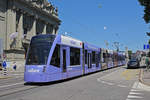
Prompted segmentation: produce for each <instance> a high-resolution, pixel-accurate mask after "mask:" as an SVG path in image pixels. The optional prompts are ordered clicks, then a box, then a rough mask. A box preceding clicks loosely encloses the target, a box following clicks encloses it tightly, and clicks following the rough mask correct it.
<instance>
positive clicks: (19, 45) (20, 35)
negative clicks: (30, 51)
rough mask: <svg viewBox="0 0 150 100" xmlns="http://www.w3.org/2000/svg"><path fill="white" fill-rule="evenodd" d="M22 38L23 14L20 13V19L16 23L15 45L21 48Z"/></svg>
mask: <svg viewBox="0 0 150 100" xmlns="http://www.w3.org/2000/svg"><path fill="white" fill-rule="evenodd" d="M22 38H23V14H22V13H21V14H20V19H19V23H18V39H17V40H18V41H17V47H18V48H20V49H21V48H22V41H21V40H22Z"/></svg>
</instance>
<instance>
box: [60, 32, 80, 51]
mask: <svg viewBox="0 0 150 100" xmlns="http://www.w3.org/2000/svg"><path fill="white" fill-rule="evenodd" d="M61 43H62V44H64V45H69V46H73V47H78V48H82V41H80V40H77V39H74V38H71V37H67V36H63V35H62V36H61Z"/></svg>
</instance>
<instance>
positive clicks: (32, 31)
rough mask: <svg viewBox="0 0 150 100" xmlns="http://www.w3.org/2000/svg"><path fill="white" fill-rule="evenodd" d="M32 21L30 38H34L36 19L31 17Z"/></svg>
mask: <svg viewBox="0 0 150 100" xmlns="http://www.w3.org/2000/svg"><path fill="white" fill-rule="evenodd" d="M32 20H33V25H32V28H31V34H32V36H34V35H36V18H35V17H33V18H32Z"/></svg>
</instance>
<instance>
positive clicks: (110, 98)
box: [0, 67, 150, 100]
mask: <svg viewBox="0 0 150 100" xmlns="http://www.w3.org/2000/svg"><path fill="white" fill-rule="evenodd" d="M139 70H140V69H126V67H121V68H119V67H118V68H113V69H109V70H106V71H101V72H98V73H94V74H90V75H87V76H83V77H79V78H75V79H72V80H68V81H64V82H58V83H55V84H48V85H44V86H37V85H24V82H23V77H16V78H13V79H6V80H4V81H2V80H0V100H149V98H150V95H149V93H150V89H149V88H148V87H146V86H145V87H144V86H143V85H142V84H140V83H139V82H138V77H139Z"/></svg>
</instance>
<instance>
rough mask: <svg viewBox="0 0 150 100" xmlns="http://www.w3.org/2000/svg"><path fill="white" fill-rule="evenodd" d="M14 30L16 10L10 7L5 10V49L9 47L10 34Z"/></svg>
mask: <svg viewBox="0 0 150 100" xmlns="http://www.w3.org/2000/svg"><path fill="white" fill-rule="evenodd" d="M14 32H16V11H15V10H12V9H8V10H7V40H6V41H7V43H6V44H7V47H6V49H7V50H9V49H10V44H11V39H10V34H12V33H14Z"/></svg>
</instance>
